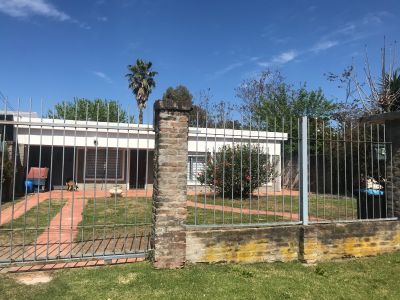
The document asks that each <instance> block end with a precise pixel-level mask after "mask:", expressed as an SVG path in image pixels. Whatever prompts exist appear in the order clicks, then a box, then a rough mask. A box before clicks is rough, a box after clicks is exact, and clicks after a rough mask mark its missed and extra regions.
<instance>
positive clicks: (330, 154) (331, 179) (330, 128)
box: [329, 123, 334, 219]
mask: <svg viewBox="0 0 400 300" xmlns="http://www.w3.org/2000/svg"><path fill="white" fill-rule="evenodd" d="M329 125H330V126H329V165H330V175H331V176H330V188H331V201H330V202H331V207H330V210H331V213H330V218H331V219H333V207H334V205H333V154H332V152H333V140H332V138H333V137H332V123H330V124H329Z"/></svg>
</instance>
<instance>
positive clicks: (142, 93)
mask: <svg viewBox="0 0 400 300" xmlns="http://www.w3.org/2000/svg"><path fill="white" fill-rule="evenodd" d="M152 66H153V64H152V62H150V61H149V62H146V61H144V60H142V59H137V60H136V64H135V65H128V70H129V73H128V74H126V77H128V84H129V88H130V89H131V90H132V93H133V94H134V95H135V97H136V102H137V106H138V109H139V124H142V123H143V109H145V108H146V104H147V100H148V99H149V96H150V94H151V92H152V90H153V88H155V86H156V82H155V81H154V77H155V76H156V75H157V74H158V73H157V72H155V71H152V69H151V68H152Z"/></svg>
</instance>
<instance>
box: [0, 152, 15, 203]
mask: <svg viewBox="0 0 400 300" xmlns="http://www.w3.org/2000/svg"><path fill="white" fill-rule="evenodd" d="M2 155H3V154H2V153H1V151H0V168H2V169H3V178H1V183H0V184H1V185H2V186H3V189H2V192H3V195H2V199H3V201H9V200H10V199H11V191H12V182H13V174H14V173H13V164H12V163H11V161H10V160H9V158H8V151H7V148H6V147H5V149H4V156H3V165H2V159H1V157H2Z"/></svg>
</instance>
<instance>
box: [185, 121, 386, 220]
mask: <svg viewBox="0 0 400 300" xmlns="http://www.w3.org/2000/svg"><path fill="white" fill-rule="evenodd" d="M192 118H193V119H194V120H192V122H191V124H192V125H193V124H195V125H196V126H195V127H194V128H193V130H192V132H193V136H194V137H193V139H192V141H191V140H190V139H189V163H188V194H189V201H188V215H189V218H188V223H189V224H192V225H199V226H201V225H206V226H210V225H211V226H220V225H224V226H226V225H235V226H236V225H240V226H246V225H252V224H265V225H282V224H296V223H303V224H308V223H309V222H310V223H325V222H343V221H359V220H365V219H368V220H372V219H394V211H393V209H392V207H393V198H392V196H390V198H389V196H388V193H387V191H388V189H391V183H390V182H391V181H390V179H391V177H392V173H391V172H392V168H391V166H392V158H391V151H392V150H391V142H390V141H389V140H387V134H386V128H385V125H382V124H365V123H359V122H355V123H351V122H339V121H337V120H329V119H318V118H307V117H303V118H290V119H289V120H287V119H285V118H283V117H279V116H277V117H276V118H273V119H269V120H268V119H266V120H257V121H254V120H247V122H246V121H243V119H244V118H243V117H242V118H240V119H241V122H237V123H235V121H230V122H227V121H225V120H223V121H220V122H219V123H217V122H214V121H212V120H211V121H207V120H208V118H207V116H206V117H203V118H200V117H199V115H197V116H193V117H192ZM199 119H202V122H199ZM210 119H211V117H210ZM200 123H201V124H200ZM228 123H229V124H228ZM210 124H211V126H210ZM191 143H192V144H191ZM191 151H192V152H191Z"/></svg>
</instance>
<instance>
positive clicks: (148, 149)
mask: <svg viewBox="0 0 400 300" xmlns="http://www.w3.org/2000/svg"><path fill="white" fill-rule="evenodd" d="M76 111H77V109H76ZM96 114H97V119H94V120H93V118H92V119H91V120H90V117H89V113H88V109H87V108H86V114H85V116H84V118H83V120H82V119H81V120H79V119H78V114H77V113H76V114H75V119H74V120H65V119H56V118H54V117H53V118H43V117H34V114H32V113H31V112H29V113H25V114H23V113H21V112H19V111H17V112H9V111H7V109H5V110H4V111H3V113H2V116H1V117H0V127H1V140H2V147H1V149H0V150H1V178H2V182H1V188H0V189H1V190H0V224H1V225H0V264H9V263H14V262H15V263H19V262H31V261H52V260H74V259H90V258H102V259H107V260H108V259H110V260H111V259H115V258H129V257H140V256H145V255H146V253H147V251H148V250H149V248H150V246H149V236H150V232H151V203H152V202H151V196H152V188H151V183H152V176H151V175H152V164H153V162H152V156H153V148H154V141H153V139H152V136H153V135H154V133H153V129H152V126H151V125H137V124H132V123H131V122H130V117H129V116H128V117H127V118H126V120H125V121H126V122H125V123H121V122H119V121H120V120H119V117H120V116H119V112H118V113H117V115H116V116H114V118H115V120H114V122H111V121H110V120H109V119H110V118H111V116H112V115H111V114H110V112H109V111H107V112H106V121H102V122H100V121H99V109H97V112H96Z"/></svg>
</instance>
